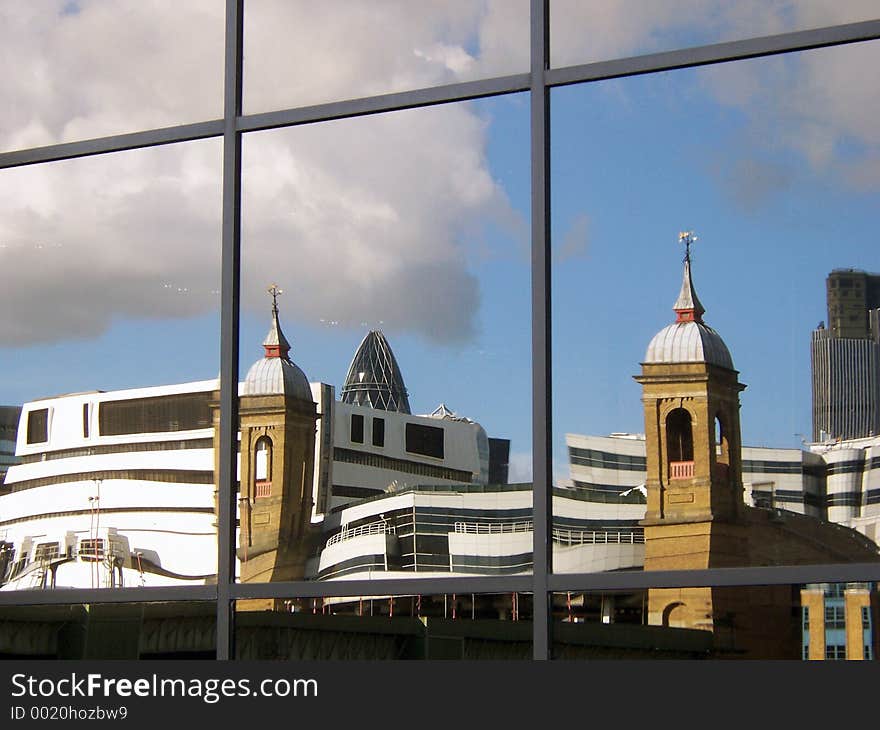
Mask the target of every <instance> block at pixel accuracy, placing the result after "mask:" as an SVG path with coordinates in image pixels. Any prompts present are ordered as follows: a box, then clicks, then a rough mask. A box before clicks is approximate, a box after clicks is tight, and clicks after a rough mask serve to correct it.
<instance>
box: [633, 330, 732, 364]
mask: <svg viewBox="0 0 880 730" xmlns="http://www.w3.org/2000/svg"><path fill="white" fill-rule="evenodd" d="M672 362H705V363H709V364H710V365H720V366H721V367H724V368H728V369H729V370H733V369H734V367H733V358H732V357H731V356H730V351H729V350H728V349H727V345H725V344H724V340H722V339H721V335H719V334H718V333H717V332H716V331H715V330H713V329H712V328H711V327H709V326H708V325H706V324H703V323H702V322H675V323H673V324H670V325H669V326H667V327H664V328H663V329H662V330H660V331H659V332H658V333H657V334H656V335H654V339H652V340H651V344H649V345H648V351H647V352H646V353H645V363H672Z"/></svg>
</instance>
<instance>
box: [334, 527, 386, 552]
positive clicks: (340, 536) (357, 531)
mask: <svg viewBox="0 0 880 730" xmlns="http://www.w3.org/2000/svg"><path fill="white" fill-rule="evenodd" d="M393 534H395V528H394V525H392V524H391V523H389V522H371V523H370V524H369V525H360V526H359V527H352V528H351V529H348V528H346V529H343V530H342V531H341V532H337V533H336V534H335V535H333V537H331V538H330V539H329V540H327V547H330V546H331V545H336V544H338V543H340V542H345V541H346V540H351V539H352V538H353V537H361V536H362V535H393Z"/></svg>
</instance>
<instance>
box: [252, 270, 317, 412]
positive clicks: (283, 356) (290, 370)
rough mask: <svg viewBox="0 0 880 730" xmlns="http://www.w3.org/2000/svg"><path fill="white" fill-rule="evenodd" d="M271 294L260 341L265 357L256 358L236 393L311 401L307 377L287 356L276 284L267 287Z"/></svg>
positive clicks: (287, 349) (286, 342)
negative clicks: (266, 328) (269, 311)
mask: <svg viewBox="0 0 880 730" xmlns="http://www.w3.org/2000/svg"><path fill="white" fill-rule="evenodd" d="M269 291H270V293H272V296H273V303H272V324H271V325H270V326H269V333H268V334H267V335H266V339H265V340H263V349H264V350H265V351H266V354H265V357H263V358H262V359H261V360H257V361H256V362H255V363H254V364H253V365H251V369H250V370H248V374H247V377H246V378H245V379H244V382H243V383H242V384H241V387H240V388H239V395H288V396H293V397H294V398H299V399H301V400H306V401H312V400H313V398H312V389H311V387H310V386H309V379H308V378H307V377H306V375H305V373H304V372H303V371H302V370H300V369H299V368H298V367H297V366H296V364H295V363H294V362H293V361H291V359H290V357H289V352H290V343H289V342H288V341H287V338H286V337H285V336H284V333H283V332H282V331H281V324H280V323H279V322H278V302H277V296H278V294H279V293H280V291H279V290H278V288H277V287H275V285H274V284H273V286H272V287H271V288H270V289H269Z"/></svg>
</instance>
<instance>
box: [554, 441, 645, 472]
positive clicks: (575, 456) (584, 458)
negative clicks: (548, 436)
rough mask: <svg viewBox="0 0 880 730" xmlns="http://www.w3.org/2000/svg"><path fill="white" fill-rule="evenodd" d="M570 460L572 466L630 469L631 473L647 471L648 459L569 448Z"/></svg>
mask: <svg viewBox="0 0 880 730" xmlns="http://www.w3.org/2000/svg"><path fill="white" fill-rule="evenodd" d="M568 458H569V460H570V461H571V463H572V464H580V465H582V466H595V467H599V468H600V469H628V470H630V471H645V469H647V459H646V457H644V456H631V455H629V454H619V453H614V452H611V451H599V450H598V449H579V448H576V447H574V446H569V448H568Z"/></svg>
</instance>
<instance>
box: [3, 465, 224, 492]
mask: <svg viewBox="0 0 880 730" xmlns="http://www.w3.org/2000/svg"><path fill="white" fill-rule="evenodd" d="M98 479H100V480H102V481H104V480H107V479H121V480H129V481H139V482H166V483H171V484H176V483H180V484H213V483H214V472H213V471H198V470H195V469H107V470H104V471H83V472H75V473H72V474H58V475H56V476H51V477H40V478H39V479H25V480H23V481H20V482H13V483H9V482H7V483H6V484H5V485H4V487H5V489H4V490H3V491H4V492H5V493H10V492H13V493H14V492H23V491H25V490H26V489H34V488H36V487H48V486H51V485H53V484H70V483H71V482H90V481H95V480H98Z"/></svg>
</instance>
